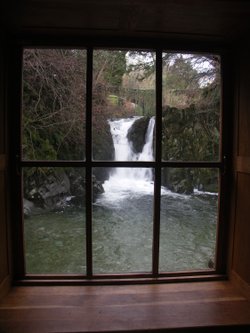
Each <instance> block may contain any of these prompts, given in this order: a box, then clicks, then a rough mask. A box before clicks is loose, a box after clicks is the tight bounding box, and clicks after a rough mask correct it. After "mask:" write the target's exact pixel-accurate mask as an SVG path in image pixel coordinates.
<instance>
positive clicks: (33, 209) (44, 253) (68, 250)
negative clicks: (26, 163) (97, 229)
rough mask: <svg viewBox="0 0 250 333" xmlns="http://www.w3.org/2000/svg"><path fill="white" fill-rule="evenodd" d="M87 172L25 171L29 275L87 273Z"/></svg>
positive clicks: (26, 258)
mask: <svg viewBox="0 0 250 333" xmlns="http://www.w3.org/2000/svg"><path fill="white" fill-rule="evenodd" d="M84 182H85V172H84V169H81V168H64V169H63V168H24V170H23V184H24V186H23V198H24V199H23V212H24V244H25V261H26V273H31V274H67V273H72V274H73V273H85V271H86V258H85V252H86V251H85V186H84Z"/></svg>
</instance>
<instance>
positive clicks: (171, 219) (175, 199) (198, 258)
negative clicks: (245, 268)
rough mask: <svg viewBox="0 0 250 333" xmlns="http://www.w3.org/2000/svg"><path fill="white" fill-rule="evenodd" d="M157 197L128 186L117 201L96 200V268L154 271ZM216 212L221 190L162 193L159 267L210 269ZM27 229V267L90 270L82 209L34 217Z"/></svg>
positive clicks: (46, 270) (53, 270)
mask: <svg viewBox="0 0 250 333" xmlns="http://www.w3.org/2000/svg"><path fill="white" fill-rule="evenodd" d="M152 198H153V196H152V195H151V194H145V193H144V194H143V193H141V194H140V195H137V194H135V193H133V192H130V193H129V192H127V195H126V193H125V191H124V193H123V196H122V197H121V198H120V199H119V200H117V201H116V202H114V201H112V198H110V200H108V198H105V196H104V198H101V199H100V200H99V202H96V203H95V204H94V205H93V264H94V272H95V273H121V272H145V271H146V272H150V271H151V267H152V237H153V222H152V221H153V209H152ZM216 217H217V196H216V195H214V196H212V195H205V194H204V195H200V194H196V195H190V196H186V195H175V194H171V192H169V193H168V192H166V193H165V194H164V195H162V200H161V227H160V231H161V236H160V271H173V270H177V271H178V270H189V269H198V270H199V269H207V268H208V262H209V260H210V259H214V252H215V240H216ZM24 230H25V253H26V270H27V272H29V273H85V271H86V258H85V257H86V254H85V253H86V251H85V249H86V246H85V212H84V210H83V209H71V208H68V209H66V210H65V211H63V212H57V213H47V214H42V215H37V216H32V217H29V218H27V219H26V220H25V228H24Z"/></svg>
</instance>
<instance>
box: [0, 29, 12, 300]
mask: <svg viewBox="0 0 250 333" xmlns="http://www.w3.org/2000/svg"><path fill="white" fill-rule="evenodd" d="M0 44H1V47H0V296H1V295H2V294H4V293H5V292H7V291H8V287H9V284H10V283H9V281H10V279H9V263H8V224H7V215H8V214H7V193H8V191H7V158H6V156H7V154H6V140H5V134H6V133H5V131H6V126H5V114H4V111H5V88H4V87H5V83H4V79H5V75H4V69H5V66H4V36H3V34H1V35H0Z"/></svg>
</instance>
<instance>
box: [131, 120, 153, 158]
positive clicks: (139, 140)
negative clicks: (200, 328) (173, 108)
mask: <svg viewBox="0 0 250 333" xmlns="http://www.w3.org/2000/svg"><path fill="white" fill-rule="evenodd" d="M149 120H150V118H149V117H141V118H139V119H137V120H136V121H135V122H134V123H133V125H132V126H131V127H130V129H129V130H128V134H127V138H128V140H129V142H130V143H131V144H132V149H133V151H134V152H135V153H137V154H138V153H141V152H142V149H143V147H144V145H145V136H146V133H147V128H148V124H149Z"/></svg>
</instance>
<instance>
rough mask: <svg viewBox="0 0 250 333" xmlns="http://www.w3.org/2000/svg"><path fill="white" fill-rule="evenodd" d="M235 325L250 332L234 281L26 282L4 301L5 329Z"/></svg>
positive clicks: (0, 322)
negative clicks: (76, 284)
mask: <svg viewBox="0 0 250 333" xmlns="http://www.w3.org/2000/svg"><path fill="white" fill-rule="evenodd" d="M229 326H230V332H231V331H232V329H233V332H234V331H235V332H241V331H242V332H249V331H250V330H249V329H250V301H249V300H247V298H246V297H245V296H244V295H243V294H241V293H240V291H238V290H237V289H236V288H235V287H234V286H233V285H232V284H231V283H230V282H229V281H218V282H193V283H175V284H174V283H172V284H150V285H126V286H125V285H120V286H67V287H65V286H64V287H63V286H60V287H57V286H49V287H48V286H46V287H34V286H32V287H27V286H21V287H13V288H12V289H11V291H10V292H9V294H8V295H7V296H5V297H4V298H3V299H2V301H0V332H1V333H8V332H11V333H21V332H22V333H23V332H25V333H29V332H32V333H39V332H68V333H69V332H75V333H76V332H143V331H147V332H173V331H176V329H177V331H178V332H193V331H195V332H197V331H201V332H204V331H205V332H210V330H211V331H213V332H214V329H215V328H216V329H218V330H219V331H220V330H222V331H223V329H225V328H227V329H228V327H229ZM248 330H249V331H248ZM216 331H217V330H216Z"/></svg>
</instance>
